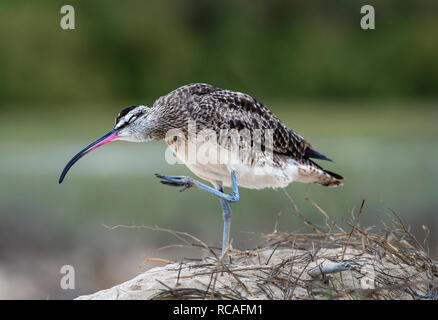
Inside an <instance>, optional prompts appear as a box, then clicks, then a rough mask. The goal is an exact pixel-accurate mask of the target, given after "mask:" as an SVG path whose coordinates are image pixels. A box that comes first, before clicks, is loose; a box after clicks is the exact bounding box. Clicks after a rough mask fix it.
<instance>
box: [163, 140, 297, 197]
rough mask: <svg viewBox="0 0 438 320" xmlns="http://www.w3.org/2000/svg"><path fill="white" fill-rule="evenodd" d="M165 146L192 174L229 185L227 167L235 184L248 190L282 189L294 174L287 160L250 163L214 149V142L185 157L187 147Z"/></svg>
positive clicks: (227, 152)
mask: <svg viewBox="0 0 438 320" xmlns="http://www.w3.org/2000/svg"><path fill="white" fill-rule="evenodd" d="M168 144H169V143H168ZM169 147H170V148H171V149H172V151H173V152H174V153H175V154H176V156H177V157H178V158H179V159H180V160H181V161H182V162H183V163H184V164H185V165H186V166H187V168H189V169H190V171H192V172H193V173H194V174H195V175H197V176H198V177H200V178H202V179H205V180H208V181H211V182H216V181H220V182H222V184H223V185H224V186H226V187H230V186H231V176H230V171H231V170H233V171H234V172H235V174H236V179H237V184H238V185H239V186H241V187H244V188H249V189H263V188H284V187H286V186H287V185H288V184H290V183H291V182H292V181H294V178H295V177H296V174H297V168H296V166H294V165H293V164H292V163H291V162H288V163H287V164H286V165H285V166H282V167H280V166H278V165H266V164H265V165H251V164H249V163H248V161H242V160H240V159H239V158H238V157H236V156H235V155H233V154H230V152H229V151H228V150H219V151H218V149H217V148H218V147H217V145H216V146H210V145H203V146H202V151H201V152H197V153H196V155H195V156H193V154H191V156H189V153H188V151H187V148H181V147H180V146H178V145H176V144H169ZM183 149H184V150H183ZM219 149H220V148H219ZM199 150H201V148H199V146H198V151H199Z"/></svg>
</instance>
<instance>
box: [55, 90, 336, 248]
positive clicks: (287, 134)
mask: <svg viewBox="0 0 438 320" xmlns="http://www.w3.org/2000/svg"><path fill="white" fill-rule="evenodd" d="M115 140H124V141H130V142H147V141H153V140H164V141H165V142H166V143H167V145H168V147H169V148H170V150H171V151H172V153H173V154H174V155H175V156H176V159H177V160H179V161H180V162H182V163H183V164H185V165H186V166H187V167H188V169H189V170H190V171H192V172H193V173H194V174H195V175H196V176H197V177H199V178H201V179H203V180H205V181H208V182H210V183H211V185H212V186H209V185H207V184H205V183H203V182H200V181H199V180H196V179H194V178H192V177H190V176H173V175H164V174H158V173H157V174H155V175H156V177H157V178H159V179H160V182H161V183H163V184H164V185H168V186H174V187H181V189H180V191H185V190H187V189H190V188H195V189H200V190H203V191H205V192H208V193H210V194H212V195H213V196H215V197H217V198H218V199H219V200H220V203H221V206H222V217H223V233H222V254H225V253H226V252H227V250H228V249H229V245H230V228H231V215H232V212H231V207H230V203H235V202H238V201H239V200H240V195H239V187H243V188H249V189H263V188H274V189H276V188H285V187H286V186H288V185H289V184H290V183H292V182H302V183H316V184H320V185H322V186H326V187H338V186H341V185H342V182H341V180H342V179H343V177H342V176H341V175H339V174H337V173H334V172H331V171H328V170H326V169H324V168H323V167H322V166H320V165H319V164H317V163H316V162H315V160H326V161H332V160H331V159H330V158H328V157H327V156H325V155H323V154H322V153H320V152H319V151H317V150H316V149H315V148H314V147H313V146H312V145H311V144H310V142H308V141H307V140H306V139H304V138H303V137H302V136H301V135H299V134H298V133H297V132H295V131H293V130H292V129H290V128H288V127H287V126H286V125H285V124H284V123H283V122H281V121H280V119H279V118H278V117H277V116H276V115H274V114H273V113H272V112H271V110H269V109H268V108H267V107H266V106H265V105H264V104H262V103H261V102H259V101H258V100H256V99H255V98H253V97H252V96H250V95H248V94H246V93H242V92H237V91H232V90H226V89H221V88H219V87H216V86H213V85H209V84H205V83H192V84H187V85H184V86H181V87H179V88H177V89H175V90H173V91H172V92H170V93H168V94H167V95H164V96H162V97H160V98H158V99H157V100H156V101H155V102H154V104H153V105H152V107H148V106H144V105H132V106H128V107H125V108H123V109H122V110H121V111H120V112H119V114H118V115H117V117H116V119H115V125H114V127H113V129H112V130H111V131H109V132H108V133H107V134H105V135H104V136H102V137H101V138H99V139H97V140H96V141H94V142H92V143H91V144H90V145H88V146H87V147H85V148H84V149H82V150H81V151H80V152H79V153H77V154H76V155H75V156H74V157H73V158H72V159H71V160H70V161H69V162H68V163H67V165H66V166H65V168H64V170H63V171H62V173H61V176H60V178H59V183H62V182H63V180H64V178H65V176H66V174H67V172H68V171H69V170H70V168H71V167H72V166H73V165H74V164H75V163H76V162H77V161H78V160H79V159H80V158H82V157H83V156H84V155H86V154H87V153H89V152H90V151H92V150H94V149H96V148H98V147H100V146H102V145H104V144H107V143H108V142H110V141H115ZM224 187H231V192H230V193H225V191H224Z"/></svg>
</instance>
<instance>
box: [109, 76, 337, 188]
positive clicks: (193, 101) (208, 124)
mask: <svg viewBox="0 0 438 320" xmlns="http://www.w3.org/2000/svg"><path fill="white" fill-rule="evenodd" d="M132 109H133V107H128V108H125V109H124V110H122V112H121V113H120V114H119V117H118V119H117V120H119V119H120V118H121V116H123V115H125V114H126V113H128V112H129V111H131V110H132ZM149 110H150V114H152V115H154V119H155V120H154V121H152V122H151V132H152V139H154V140H159V139H164V138H165V135H166V132H167V131H168V130H170V129H176V128H178V129H181V130H183V131H185V132H186V130H187V121H188V120H189V119H191V120H193V121H196V125H197V127H196V130H197V131H198V132H199V131H200V130H203V129H206V128H207V129H212V130H214V131H216V133H217V135H218V137H219V136H220V130H221V129H237V130H242V129H249V130H254V129H259V130H261V132H262V133H264V131H265V130H266V129H271V130H273V145H272V147H273V157H274V158H273V162H274V163H275V164H276V165H277V166H278V167H279V168H281V167H284V166H285V165H286V164H287V161H288V159H293V160H294V161H295V162H296V164H297V166H298V171H299V175H298V177H296V179H295V181H299V182H300V181H301V180H302V182H315V183H319V184H322V185H325V186H338V185H340V184H341V183H340V181H339V180H340V179H342V177H341V176H340V175H338V174H336V173H333V172H330V171H327V170H324V169H323V168H322V167H320V166H319V165H318V164H316V163H315V162H314V161H312V158H315V159H323V160H330V159H328V158H327V157H325V156H324V155H322V154H321V153H319V152H317V151H316V150H315V149H314V148H313V147H312V145H311V144H310V143H309V142H308V141H307V140H305V139H304V138H303V137H302V136H300V135H299V134H298V133H296V132H294V131H293V130H291V129H289V128H288V127H286V126H285V125H284V124H283V123H282V122H281V121H280V120H279V119H278V118H277V117H276V116H275V115H274V114H273V113H272V112H271V111H270V110H269V109H268V108H267V107H265V106H264V105H263V104H262V103H260V102H259V101H257V100H256V99H254V98H253V97H251V96H249V95H247V94H244V93H240V92H235V91H230V90H224V89H220V88H217V87H214V86H211V85H208V84H200V83H196V84H188V85H185V86H182V87H180V88H178V89H176V90H174V91H172V92H170V93H169V94H167V95H165V96H163V97H160V98H159V99H157V100H156V101H155V103H154V105H153V107H152V108H151V109H149ZM263 138H264V136H263V135H262V139H261V143H262V146H261V149H262V150H264V147H265V146H264V139H263ZM166 142H168V144H169V145H170V146H172V142H171V141H166ZM195 173H196V172H195ZM237 175H238V172H237ZM202 177H203V178H205V176H202ZM238 181H239V179H238Z"/></svg>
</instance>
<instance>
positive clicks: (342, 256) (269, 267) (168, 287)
mask: <svg viewBox="0 0 438 320" xmlns="http://www.w3.org/2000/svg"><path fill="white" fill-rule="evenodd" d="M308 200H309V201H310V202H311V203H312V204H313V205H314V206H315V208H317V209H318V210H319V212H320V213H321V214H322V215H323V216H324V217H325V219H326V224H325V226H324V227H320V226H316V225H314V224H312V223H311V222H310V221H308V220H306V219H305V218H304V217H303V215H302V214H301V213H300V212H299V211H298V209H297V208H295V210H296V214H297V215H298V216H299V217H301V218H302V219H303V223H304V224H306V225H307V226H308V227H309V228H310V229H311V230H312V233H282V232H278V231H276V230H275V231H274V232H273V233H270V234H262V235H261V237H262V238H264V239H265V245H263V246H262V247H259V248H255V249H252V250H245V251H239V250H235V249H229V251H228V252H227V254H226V255H223V256H221V255H220V254H219V252H220V251H219V250H218V248H211V247H209V246H208V245H206V244H205V243H204V242H203V241H201V240H200V239H198V238H196V237H194V236H193V235H190V234H188V233H184V232H177V231H173V230H168V229H162V228H152V227H135V228H148V229H154V230H159V231H165V232H169V233H171V234H172V235H174V236H175V237H177V238H178V239H179V240H180V241H181V244H177V245H176V246H177V247H189V248H192V249H194V250H202V251H203V252H204V253H207V254H208V257H206V258H204V259H202V261H198V262H181V263H173V264H168V265H166V266H165V267H160V268H154V269H152V270H149V271H147V272H145V273H144V274H143V275H144V276H142V275H140V276H139V277H137V278H135V279H133V280H131V282H127V283H126V285H125V286H124V287H119V288H118V289H117V290H118V291H117V292H118V293H117V294H118V296H117V297H118V298H122V299H123V298H126V297H132V292H130V294H131V295H130V296H123V292H127V290H128V291H129V290H131V289H132V288H135V290H137V291H140V292H143V291H144V292H143V293H142V294H143V295H142V296H141V298H148V299H239V300H242V299H438V264H437V262H435V261H433V260H432V259H431V258H430V257H429V256H428V254H427V253H426V252H427V249H425V247H424V245H423V244H422V243H420V242H419V241H417V240H416V239H415V237H414V236H413V235H412V234H411V233H410V231H409V230H408V228H407V227H405V225H404V224H403V222H402V221H401V220H400V219H399V218H398V216H397V215H396V214H395V213H392V215H391V217H390V219H389V220H390V223H386V224H385V223H382V225H383V230H384V232H381V233H380V234H379V233H378V232H376V231H374V230H375V229H376V228H374V227H369V228H363V227H361V226H360V224H359V221H360V216H361V214H362V211H363V207H364V202H362V204H361V207H360V210H359V211H358V213H357V214H356V215H355V216H353V217H352V221H351V222H350V223H347V226H345V227H342V226H340V225H339V224H337V223H336V222H335V221H334V220H333V219H331V218H330V216H329V215H328V214H327V213H326V212H324V211H323V210H322V209H321V208H320V207H319V206H318V205H317V204H316V203H314V202H313V201H312V200H310V199H308ZM117 227H122V226H116V228H117ZM124 227H126V226H124ZM275 229H276V228H275ZM166 248H168V247H166ZM164 249H165V248H164ZM146 261H153V262H162V263H169V261H167V260H166V261H164V260H160V259H159V258H147V259H146ZM185 261H187V260H185ZM151 282H153V284H151ZM146 288H147V289H146ZM133 290H134V289H133ZM142 290H143V291H142ZM120 292H122V295H121V296H119V294H120ZM146 292H147V293H146Z"/></svg>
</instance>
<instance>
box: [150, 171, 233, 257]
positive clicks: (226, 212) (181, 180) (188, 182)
mask: <svg viewBox="0 0 438 320" xmlns="http://www.w3.org/2000/svg"><path fill="white" fill-rule="evenodd" d="M230 175H231V187H232V192H231V193H230V194H226V193H224V189H223V187H222V183H221V182H215V183H214V184H215V187H216V189H214V188H212V187H209V186H207V185H205V184H203V183H201V182H199V181H196V180H195V179H193V178H191V177H180V176H166V175H162V174H158V173H157V174H155V176H157V177H158V178H160V179H163V180H162V181H161V183H163V184H165V185H169V186H175V187H182V189H181V190H180V191H184V190H187V189H188V188H192V187H195V188H198V189H201V190H204V191H207V192H209V193H211V194H213V195H215V196H216V197H218V198H219V200H220V202H221V205H222V216H223V219H224V231H223V236H222V254H223V253H224V252H225V251H226V249H227V247H228V245H229V242H230V228H231V208H230V205H229V202H237V201H239V188H238V185H237V179H236V175H235V173H234V171H231V172H230Z"/></svg>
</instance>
